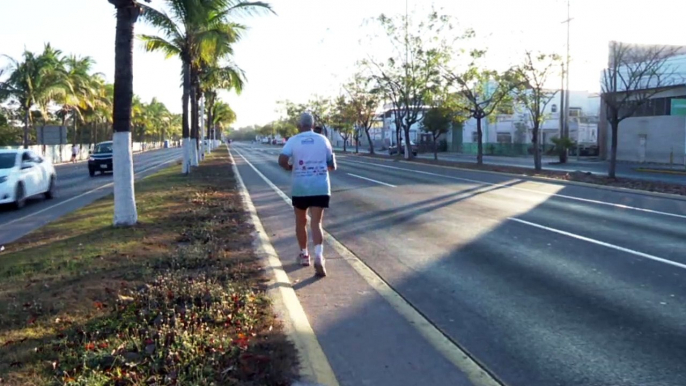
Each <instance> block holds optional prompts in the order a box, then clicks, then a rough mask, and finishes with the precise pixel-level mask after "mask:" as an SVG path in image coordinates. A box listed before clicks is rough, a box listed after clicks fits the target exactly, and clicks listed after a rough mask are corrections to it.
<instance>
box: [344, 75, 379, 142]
mask: <svg viewBox="0 0 686 386" xmlns="http://www.w3.org/2000/svg"><path fill="white" fill-rule="evenodd" d="M373 83H374V80H373V79H372V78H371V77H367V76H364V75H363V74H362V73H360V72H358V73H356V74H355V75H353V77H352V79H351V80H350V82H349V83H348V84H347V85H345V86H344V87H343V88H344V89H345V91H346V92H347V93H348V96H349V97H350V103H351V104H352V108H353V109H354V111H355V116H356V119H355V120H356V126H357V130H356V131H355V137H356V138H355V147H356V151H358V144H359V136H360V131H364V133H365V135H366V136H367V142H368V143H369V153H370V154H374V143H373V141H372V137H371V134H370V133H369V131H370V130H371V128H372V126H373V125H374V120H375V118H376V112H377V109H378V108H379V105H380V104H381V100H382V93H381V92H380V91H379V90H378V89H377V88H376V87H374V84H373Z"/></svg>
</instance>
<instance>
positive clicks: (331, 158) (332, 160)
mask: <svg viewBox="0 0 686 386" xmlns="http://www.w3.org/2000/svg"><path fill="white" fill-rule="evenodd" d="M326 166H327V168H328V169H329V171H330V172H332V171H334V170H336V167H337V166H336V155H335V154H334V153H333V148H332V147H331V143H330V142H329V140H328V139H327V140H326Z"/></svg>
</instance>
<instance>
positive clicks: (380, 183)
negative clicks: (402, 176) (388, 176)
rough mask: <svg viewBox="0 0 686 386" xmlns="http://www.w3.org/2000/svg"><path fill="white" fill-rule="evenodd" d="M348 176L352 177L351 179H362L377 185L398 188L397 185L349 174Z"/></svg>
mask: <svg viewBox="0 0 686 386" xmlns="http://www.w3.org/2000/svg"><path fill="white" fill-rule="evenodd" d="M348 175H349V176H351V177H355V178H359V179H361V180H366V181H369V182H374V183H377V184H379V185H384V186H388V187H389V188H397V186H395V185H391V184H387V183H385V182H381V181H377V180H373V179H371V178H367V177H362V176H358V175H357V174H352V173H348Z"/></svg>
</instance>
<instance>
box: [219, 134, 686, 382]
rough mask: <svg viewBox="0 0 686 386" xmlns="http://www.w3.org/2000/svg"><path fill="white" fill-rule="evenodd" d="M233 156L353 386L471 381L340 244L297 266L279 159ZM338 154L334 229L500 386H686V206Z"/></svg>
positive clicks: (318, 329) (323, 341) (240, 151)
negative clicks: (319, 275) (311, 263)
mask: <svg viewBox="0 0 686 386" xmlns="http://www.w3.org/2000/svg"><path fill="white" fill-rule="evenodd" d="M232 149H233V150H232V151H233V155H234V158H235V159H236V163H237V165H238V169H239V171H240V173H241V175H242V177H243V179H244V180H245V184H246V186H247V187H248V190H249V192H250V194H251V196H252V200H253V201H254V203H255V206H256V208H257V211H258V214H259V216H260V218H261V220H262V222H263V224H264V226H265V229H266V231H267V232H268V234H269V236H270V240H271V242H272V243H273V244H274V247H275V248H276V251H277V252H278V254H279V256H280V257H281V260H282V262H283V264H284V265H285V266H286V267H287V271H288V274H289V277H290V279H291V281H292V282H293V283H295V284H294V287H295V289H296V293H297V294H298V298H299V299H300V302H301V303H302V305H303V308H304V309H305V311H306V312H307V314H308V318H309V320H310V323H311V324H312V328H313V330H314V331H315V333H316V335H317V337H318V339H319V342H320V345H321V346H322V349H323V350H324V352H325V354H326V355H327V357H328V360H329V362H330V364H331V366H332V368H333V370H334V372H335V373H336V376H337V378H338V381H339V383H340V384H341V385H419V384H426V385H467V384H470V383H469V382H468V380H467V378H466V376H465V374H464V372H462V371H460V370H458V369H457V368H456V366H453V364H452V363H451V362H449V361H448V360H447V359H446V357H445V356H444V355H441V353H440V350H439V349H437V346H435V345H433V344H432V343H430V342H429V340H427V339H425V338H424V337H423V335H421V334H420V333H419V332H418V331H419V330H418V329H417V328H415V327H414V326H413V325H411V324H410V323H409V322H408V321H407V319H406V317H405V316H403V315H401V314H400V313H398V312H397V311H396V309H394V308H393V307H391V306H390V305H389V302H387V301H385V300H384V299H385V298H382V297H381V296H380V295H379V293H377V292H375V290H374V289H373V288H372V286H370V284H369V283H370V282H369V281H367V280H364V279H363V278H362V277H361V275H358V274H357V273H356V271H355V270H353V268H351V264H349V263H348V260H350V259H349V258H346V257H345V256H341V255H339V254H338V253H337V251H335V250H334V249H333V248H332V247H331V245H328V244H326V245H325V253H326V254H327V256H328V259H329V260H328V270H329V274H330V276H329V277H327V278H326V279H323V280H315V279H313V272H312V270H311V269H303V268H298V267H297V266H295V265H294V264H293V262H294V260H295V256H296V255H297V253H298V250H297V246H296V245H295V241H294V237H293V225H292V224H293V218H292V209H291V208H290V207H289V206H288V205H287V203H286V202H284V200H283V198H281V197H279V195H278V194H277V193H276V192H275V190H274V188H277V189H279V190H281V191H283V192H286V193H287V194H288V186H289V175H288V173H287V172H285V171H283V170H281V169H279V168H278V166H277V165H276V158H277V153H278V149H275V148H273V147H267V146H261V145H249V144H234V145H232ZM338 160H339V167H340V168H339V170H338V171H336V172H335V173H334V174H333V175H332V188H333V197H332V202H331V209H330V210H329V211H327V213H326V216H325V228H326V230H327V231H328V232H329V233H330V234H331V235H332V236H333V237H334V238H335V239H337V240H338V241H339V242H340V243H342V244H343V245H344V246H345V247H347V248H348V249H349V250H350V251H351V252H352V253H353V254H354V255H355V256H357V258H358V259H360V260H362V261H363V262H364V263H365V264H366V265H367V266H368V267H370V268H371V269H372V270H374V272H376V274H378V276H380V277H381V278H382V279H383V280H384V281H385V282H386V283H388V284H389V285H390V286H391V287H392V288H393V289H394V290H395V291H396V292H397V294H399V295H400V296H401V297H402V298H403V299H405V301H407V302H409V303H410V304H411V305H412V306H413V307H414V308H415V309H416V310H417V311H419V312H420V313H421V314H422V315H423V316H424V317H425V318H426V319H427V320H428V321H429V322H430V323H431V324H432V325H433V326H434V327H437V328H438V329H440V330H441V331H442V332H443V333H444V334H445V335H446V336H447V337H449V338H450V340H451V341H452V342H453V343H454V344H456V345H459V346H460V347H461V348H462V349H464V350H465V351H466V352H467V353H469V355H471V356H472V357H473V358H474V359H475V360H476V361H478V363H479V364H480V365H481V366H482V367H483V368H484V369H486V370H487V371H488V372H489V373H490V374H492V375H493V377H494V378H496V379H497V380H498V382H500V383H501V384H505V385H513V386H514V385H517V386H518V385H521V386H553V385H555V386H577V385H584V386H683V385H686V252H684V251H686V201H683V200H676V199H665V198H658V197H654V196H649V195H644V194H632V193H623V192H622V193H620V192H614V191H607V190H600V189H594V188H587V187H580V186H570V185H565V184H564V183H561V182H560V183H556V182H551V183H541V182H536V181H531V180H527V179H525V178H520V177H519V176H512V177H508V176H501V175H493V174H485V173H480V172H472V171H458V170H451V169H447V168H440V167H434V166H430V165H420V164H406V163H398V162H391V161H389V160H376V159H360V158H359V157H345V156H340V155H339V157H338ZM256 170H257V171H256ZM258 171H259V173H258ZM263 176H264V178H263ZM265 178H266V179H267V180H269V181H270V182H271V183H272V184H273V185H274V186H273V187H272V186H270V185H269V184H268V183H267V182H266V181H265Z"/></svg>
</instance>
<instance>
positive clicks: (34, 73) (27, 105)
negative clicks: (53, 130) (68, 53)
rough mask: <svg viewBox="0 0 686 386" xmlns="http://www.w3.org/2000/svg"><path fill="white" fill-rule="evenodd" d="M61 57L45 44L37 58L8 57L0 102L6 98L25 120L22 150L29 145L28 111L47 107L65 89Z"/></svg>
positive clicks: (0, 91)
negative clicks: (17, 58) (14, 105)
mask: <svg viewBox="0 0 686 386" xmlns="http://www.w3.org/2000/svg"><path fill="white" fill-rule="evenodd" d="M60 58H61V52H60V51H58V50H55V49H54V48H52V46H51V45H50V44H46V45H45V47H44V49H43V52H42V53H41V54H38V55H36V54H34V53H33V52H29V51H25V52H24V53H23V55H22V59H21V60H16V59H13V58H9V57H8V59H9V60H10V65H9V68H8V70H9V75H8V78H7V79H6V80H5V81H3V82H1V83H0V101H5V100H8V99H9V100H13V101H16V102H17V103H18V104H19V108H20V110H21V112H22V115H23V120H24V135H23V140H22V143H23V145H24V148H28V146H29V128H30V127H31V124H32V123H33V119H32V115H31V109H32V108H33V107H34V106H37V107H39V108H40V106H47V105H48V103H49V101H51V100H53V99H54V98H56V97H57V96H59V95H61V94H63V93H64V92H65V89H66V88H67V87H68V83H67V82H66V77H65V74H64V67H63V66H62V62H61V60H60ZM45 111H47V110H45ZM44 116H45V115H44Z"/></svg>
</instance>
